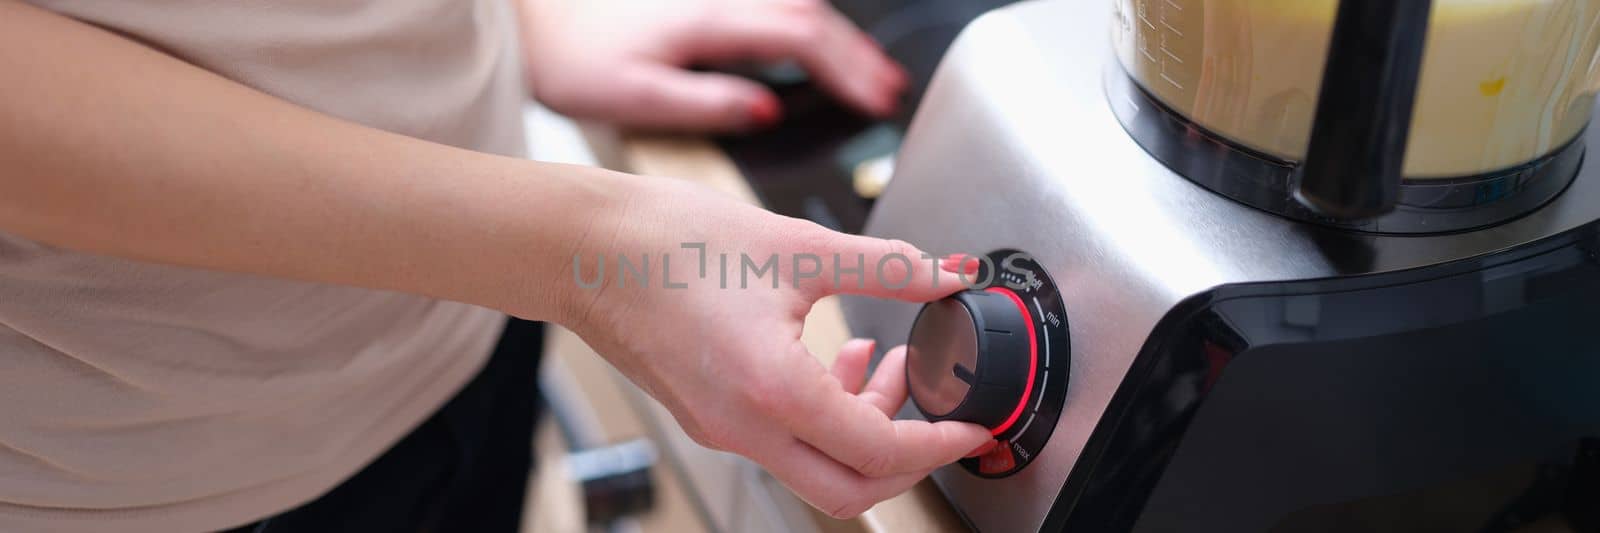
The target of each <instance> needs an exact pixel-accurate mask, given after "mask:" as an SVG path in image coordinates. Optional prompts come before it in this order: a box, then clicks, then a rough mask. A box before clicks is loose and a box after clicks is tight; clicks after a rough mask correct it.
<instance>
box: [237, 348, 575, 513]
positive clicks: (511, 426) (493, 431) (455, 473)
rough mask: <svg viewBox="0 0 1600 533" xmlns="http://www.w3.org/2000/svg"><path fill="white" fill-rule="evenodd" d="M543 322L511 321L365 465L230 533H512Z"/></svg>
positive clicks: (523, 490)
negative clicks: (464, 380)
mask: <svg viewBox="0 0 1600 533" xmlns="http://www.w3.org/2000/svg"><path fill="white" fill-rule="evenodd" d="M543 340H544V325H543V324H540V323H537V322H527V321H523V320H517V319H511V320H510V321H509V322H508V323H507V324H506V328H505V331H504V332H503V333H502V334H501V336H500V342H499V344H498V345H496V346H495V349H494V355H492V356H491V358H490V360H489V363H488V365H487V366H485V367H484V369H483V371H482V372H481V373H479V374H478V376H477V377H475V378H473V380H472V382H470V383H468V384H467V386H466V388H464V389H462V390H461V392H460V393H459V394H457V395H456V397H455V398H452V399H451V400H450V402H449V403H447V404H445V406H444V407H443V408H441V409H439V411H438V412H437V413H434V415H433V416H432V417H430V418H428V420H427V421H425V422H423V423H422V425H421V426H419V427H417V429H416V430H414V431H412V432H411V434H410V435H407V436H406V437H405V438H404V439H402V440H401V441H400V442H399V443H397V444H395V445H394V447H393V448H390V449H389V451H387V452H384V454H383V455H382V456H380V457H378V459H377V460H375V461H374V462H373V463H372V464H370V465H368V466H367V467H366V468H365V469H363V470H361V471H360V472H358V473H356V475H355V476H354V477H351V478H350V479H348V480H346V481H345V482H344V483H343V484H341V485H339V486H338V487H335V488H334V489H333V490H331V491H329V492H328V493H327V494H324V495H322V496H321V497H319V498H317V499H316V500H313V501H311V502H310V503H307V504H305V505H302V506H300V507H297V508H295V509H291V510H289V511H286V512H284V513H282V514H279V515H277V516H273V517H271V518H267V519H265V520H262V521H260V522H256V523H253V524H247V525H244V526H240V527H239V528H236V529H233V530H230V531H233V532H244V533H251V532H268V533H279V532H295V533H301V532H310V533H318V532H324V531H328V532H332V531H341V532H343V531H362V532H367V531H373V532H384V531H396V532H450V531H473V532H484V533H495V532H504V533H514V532H516V531H517V530H518V529H519V527H520V526H521V522H522V504H523V500H524V496H525V495H526V494H527V482H528V474H529V471H530V469H531V467H532V458H533V444H532V443H533V425H534V421H535V419H536V417H538V416H539V414H540V411H541V410H542V408H543V404H542V402H541V401H540V398H539V394H538V391H537V384H538V383H537V376H538V369H539V357H540V351H541V348H542V345H543Z"/></svg>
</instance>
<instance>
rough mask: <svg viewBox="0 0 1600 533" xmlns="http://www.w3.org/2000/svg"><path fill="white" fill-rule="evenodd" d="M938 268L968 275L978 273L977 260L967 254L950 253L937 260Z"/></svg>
mask: <svg viewBox="0 0 1600 533" xmlns="http://www.w3.org/2000/svg"><path fill="white" fill-rule="evenodd" d="M939 269H940V270H943V271H945V272H949V273H951V274H965V275H968V276H971V275H974V274H977V273H978V260H977V259H974V258H972V257H968V256H967V254H951V255H949V256H946V257H945V258H944V259H943V260H940V261H939Z"/></svg>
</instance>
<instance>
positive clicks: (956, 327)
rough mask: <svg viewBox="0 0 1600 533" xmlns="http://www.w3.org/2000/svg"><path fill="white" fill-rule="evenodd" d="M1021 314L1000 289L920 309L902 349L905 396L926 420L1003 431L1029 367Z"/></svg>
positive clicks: (1019, 402)
mask: <svg viewBox="0 0 1600 533" xmlns="http://www.w3.org/2000/svg"><path fill="white" fill-rule="evenodd" d="M1030 322H1031V321H1030V320H1029V316H1028V309H1027V308H1026V307H1024V305H1023V303H1022V300H1021V299H1020V298H1018V297H1017V296H1016V294H1015V293H1012V292H1011V291H1008V290H1006V289H1003V288H992V289H989V290H983V291H978V290H970V291H963V292H960V293H957V294H955V295H954V296H951V297H949V298H945V299H943V300H939V301H937V302H932V303H929V304H927V305H926V306H923V308H922V312H920V313H918V314H917V319H916V322H915V323H913V324H912V326H911V340H910V342H908V343H907V348H906V350H907V351H906V382H907V384H908V386H909V388H910V392H911V399H912V401H913V402H914V403H915V404H916V406H917V409H918V410H920V411H921V412H922V415H923V416H924V417H926V418H927V419H928V420H934V421H938V420H960V421H964V422H972V423H974V424H980V425H983V426H984V427H987V428H989V429H991V430H993V431H994V432H995V434H996V435H998V434H1000V432H1002V431H1005V430H1006V429H1007V428H1009V427H1010V426H1011V424H1012V423H1014V422H1015V421H1016V419H1017V415H1018V414H1020V413H1021V412H1022V406H1023V405H1024V401H1025V400H1027V398H1026V396H1027V395H1028V393H1029V392H1030V391H1031V389H1032V387H1031V386H1030V384H1031V382H1032V380H1033V375H1032V374H1033V372H1034V368H1035V365H1036V362H1035V356H1036V352H1037V344H1036V342H1035V340H1034V335H1035V334H1034V332H1033V329H1032V324H1031V323H1030Z"/></svg>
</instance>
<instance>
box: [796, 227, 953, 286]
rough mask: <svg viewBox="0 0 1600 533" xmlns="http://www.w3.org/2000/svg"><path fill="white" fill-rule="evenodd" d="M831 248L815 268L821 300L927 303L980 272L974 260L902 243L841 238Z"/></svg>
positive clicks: (872, 239)
mask: <svg viewBox="0 0 1600 533" xmlns="http://www.w3.org/2000/svg"><path fill="white" fill-rule="evenodd" d="M835 243H836V244H835V245H834V249H833V250H831V252H832V253H830V254H829V255H828V256H826V257H823V258H822V261H821V263H822V264H821V265H820V268H818V269H817V270H819V272H818V274H817V278H818V279H817V280H816V281H817V282H818V283H817V285H818V286H820V287H822V289H821V292H822V296H827V295H833V294H859V295H864V296H874V297H878V298H892V299H896V300H906V301H913V302H926V301H932V300H937V299H939V298H943V297H945V296H949V295H950V294H952V293H955V292H956V291H959V290H961V289H964V288H966V286H967V283H970V282H971V280H972V279H974V278H975V274H977V272H978V264H979V263H978V261H977V260H976V259H975V258H972V257H969V256H965V255H962V254H954V255H949V256H935V255H932V254H928V253H926V252H923V251H922V250H920V249H918V248H917V247H916V246H912V245H911V243H908V242H905V241H901V240H885V239H878V238H873V237H863V236H859V235H840V236H839V237H838V238H837V240H836V241H835ZM797 274H799V273H798V272H797Z"/></svg>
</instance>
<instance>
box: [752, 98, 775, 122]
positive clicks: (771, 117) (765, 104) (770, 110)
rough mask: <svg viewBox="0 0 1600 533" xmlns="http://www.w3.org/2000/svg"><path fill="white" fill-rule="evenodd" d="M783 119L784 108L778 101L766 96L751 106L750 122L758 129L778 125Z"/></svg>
mask: <svg viewBox="0 0 1600 533" xmlns="http://www.w3.org/2000/svg"><path fill="white" fill-rule="evenodd" d="M782 117H783V108H782V106H781V105H779V104H778V99H777V98H773V97H771V96H764V97H762V98H761V99H759V100H756V101H755V103H754V104H751V105H750V122H752V123H755V125H756V126H758V127H763V128H764V127H767V126H771V125H774V124H777V123H778V119H780V118H782Z"/></svg>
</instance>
